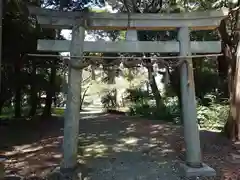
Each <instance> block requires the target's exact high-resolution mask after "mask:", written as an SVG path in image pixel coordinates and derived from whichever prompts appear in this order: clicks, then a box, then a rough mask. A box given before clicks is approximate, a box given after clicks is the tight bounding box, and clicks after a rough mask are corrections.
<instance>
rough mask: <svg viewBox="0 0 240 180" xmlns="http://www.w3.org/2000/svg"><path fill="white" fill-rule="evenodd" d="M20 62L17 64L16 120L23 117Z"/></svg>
mask: <svg viewBox="0 0 240 180" xmlns="http://www.w3.org/2000/svg"><path fill="white" fill-rule="evenodd" d="M20 63H21V62H19V61H17V62H16V64H15V77H16V78H15V99H14V114H15V118H19V117H21V100H22V95H21V84H20V83H21V79H20V78H21V67H20Z"/></svg>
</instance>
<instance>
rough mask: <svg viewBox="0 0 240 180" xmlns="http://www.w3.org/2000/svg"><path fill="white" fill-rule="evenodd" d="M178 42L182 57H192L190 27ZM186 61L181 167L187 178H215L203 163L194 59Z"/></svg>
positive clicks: (182, 81)
mask: <svg viewBox="0 0 240 180" xmlns="http://www.w3.org/2000/svg"><path fill="white" fill-rule="evenodd" d="M178 40H179V43H180V56H190V55H191V46H190V30H189V28H188V27H181V28H179V31H178ZM185 60H186V61H185V62H184V63H183V64H182V66H181V71H180V73H181V79H180V82H181V95H182V98H181V99H182V102H181V103H182V117H183V122H184V139H185V146H186V159H185V161H186V163H185V164H182V165H181V167H182V170H183V173H184V176H186V177H193V176H195V177H196V176H215V175H216V172H215V170H214V169H213V168H211V167H209V166H207V165H206V164H204V163H203V162H202V158H201V147H200V138H199V129H198V123H197V110H196V97H195V87H194V77H193V67H192V59H191V58H186V59H185Z"/></svg>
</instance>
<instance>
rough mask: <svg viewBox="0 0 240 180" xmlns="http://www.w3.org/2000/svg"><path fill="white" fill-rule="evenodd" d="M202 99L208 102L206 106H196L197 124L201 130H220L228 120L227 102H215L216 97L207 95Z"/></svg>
mask: <svg viewBox="0 0 240 180" xmlns="http://www.w3.org/2000/svg"><path fill="white" fill-rule="evenodd" d="M204 99H207V100H208V105H202V104H198V106H197V120H198V124H199V125H200V127H201V128H206V129H214V130H219V129H222V128H223V126H224V124H225V123H226V121H227V118H228V114H229V105H228V104H227V102H221V103H219V102H216V96H213V95H207V96H205V97H204ZM205 101H206V100H205Z"/></svg>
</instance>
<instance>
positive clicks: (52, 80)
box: [42, 61, 56, 117]
mask: <svg viewBox="0 0 240 180" xmlns="http://www.w3.org/2000/svg"><path fill="white" fill-rule="evenodd" d="M54 62H55V61H54ZM54 64H55V63H54ZM55 79H56V67H55V66H52V67H51V73H50V78H49V87H48V89H47V96H46V101H45V107H44V110H43V114H42V116H44V117H49V116H51V108H52V102H53V97H54V93H55Z"/></svg>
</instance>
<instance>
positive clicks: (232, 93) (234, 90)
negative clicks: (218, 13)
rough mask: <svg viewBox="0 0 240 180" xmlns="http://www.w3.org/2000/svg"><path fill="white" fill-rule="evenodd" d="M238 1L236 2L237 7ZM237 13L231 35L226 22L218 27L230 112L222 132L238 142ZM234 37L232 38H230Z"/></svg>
mask: <svg viewBox="0 0 240 180" xmlns="http://www.w3.org/2000/svg"><path fill="white" fill-rule="evenodd" d="M239 4H240V0H239V1H238V5H239ZM238 17H239V11H236V12H235V18H234V19H232V21H234V22H231V23H234V28H233V31H232V32H231V34H230V35H229V34H228V31H227V27H226V26H227V25H226V21H225V20H222V21H221V23H220V26H219V32H220V35H221V38H222V41H223V54H224V57H225V61H226V62H227V63H228V90H229V101H230V110H229V116H228V119H227V122H226V124H225V127H224V132H225V134H226V135H227V137H229V138H230V139H231V140H234V141H235V140H240V131H239V128H240V69H239V66H240V44H239V43H240V42H239V32H234V29H236V28H237V27H238V24H239V23H238ZM230 37H234V38H230Z"/></svg>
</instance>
